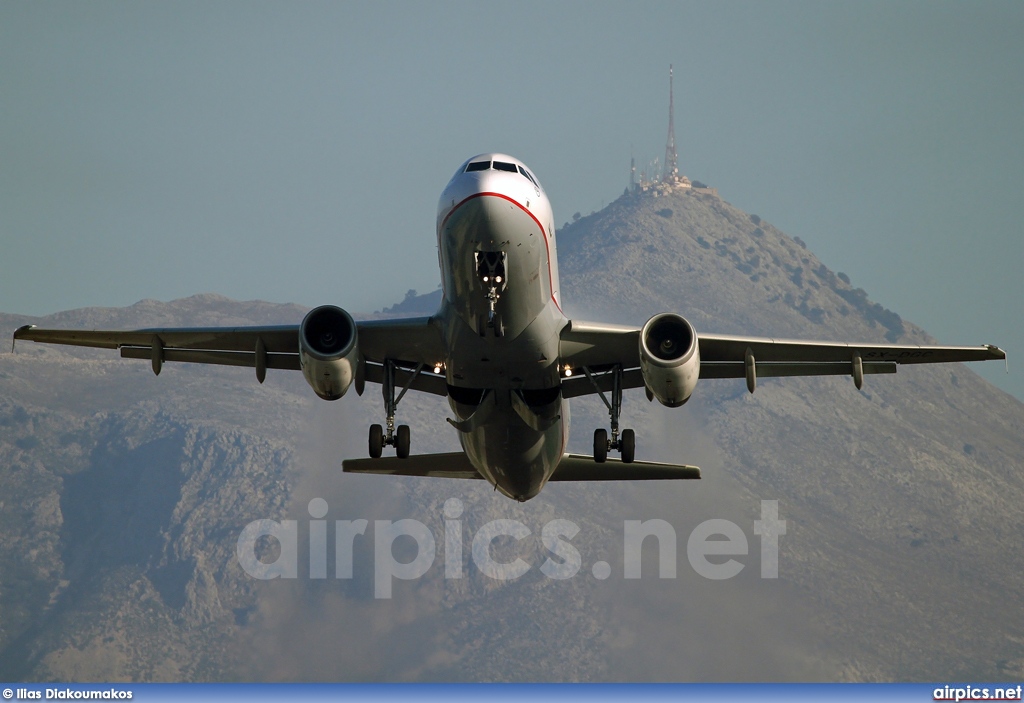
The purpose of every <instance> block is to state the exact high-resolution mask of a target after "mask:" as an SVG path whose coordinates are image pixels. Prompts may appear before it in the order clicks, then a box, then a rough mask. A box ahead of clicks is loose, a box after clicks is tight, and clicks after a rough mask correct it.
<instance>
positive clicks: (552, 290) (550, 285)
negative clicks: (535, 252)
mask: <svg viewBox="0 0 1024 703" xmlns="http://www.w3.org/2000/svg"><path fill="white" fill-rule="evenodd" d="M483 197H491V198H502V199H504V200H507V201H509V202H510V203H512V204H513V205H515V206H516V207H518V208H519V209H520V210H522V211H523V212H525V213H526V214H527V215H529V216H530V219H531V220H533V221H534V223H536V225H537V227H538V228H539V229H540V233H541V236H542V237H544V251H545V252H547V257H548V290H549V291H550V293H551V302H553V303H554V304H555V307H556V308H558V312H562V306H561V305H559V304H558V301H557V300H556V299H555V284H554V279H553V277H552V275H551V244H550V243H549V241H548V233H547V230H545V229H544V225H542V224H541V223H540V220H538V219H537V217H536V216H535V215H534V214H533V213H532V212H530V211H529V210H528V209H527V208H526V207H524V206H523V204H522V203H520V202H519V201H517V200H516V199H514V198H511V197H509V196H507V195H505V194H504V193H496V192H490V191H485V192H483V193H473V194H472V195H470V196H469V197H468V198H465V199H464V200H462V201H461V202H460V203H459V204H458V205H456V206H455V207H453V208H452V209H451V210H449V211H448V214H447V215H445V216H444V219H443V220H441V231H442V232H443V231H444V226H445V225H446V224H448V218H449V217H451V216H452V215H453V214H455V211H456V210H458V209H459V208H460V207H462V206H463V205H465V204H466V203H468V202H469V201H470V200H473V199H474V198H483Z"/></svg>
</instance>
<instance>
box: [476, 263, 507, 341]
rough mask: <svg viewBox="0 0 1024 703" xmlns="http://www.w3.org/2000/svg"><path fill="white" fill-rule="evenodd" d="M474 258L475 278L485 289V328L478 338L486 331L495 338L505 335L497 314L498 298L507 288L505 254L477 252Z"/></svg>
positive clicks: (481, 329) (481, 328) (483, 327)
mask: <svg viewBox="0 0 1024 703" xmlns="http://www.w3.org/2000/svg"><path fill="white" fill-rule="evenodd" d="M473 256H474V257H475V258H476V276H477V278H478V279H480V282H481V283H483V284H484V287H485V288H487V304H488V307H489V310H488V312H487V323H486V326H483V325H482V326H481V327H480V336H481V337H483V336H484V335H485V333H486V331H487V330H488V329H490V330H493V331H494V336H495V337H501V336H504V334H505V326H504V325H503V324H502V322H501V318H500V317H499V315H498V313H497V305H498V298H500V297H501V294H502V292H504V290H505V288H506V287H507V286H508V278H507V276H506V274H505V260H506V258H507V254H506V253H505V252H503V251H478V252H474V254H473Z"/></svg>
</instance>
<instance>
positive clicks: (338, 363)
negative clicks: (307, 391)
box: [299, 305, 361, 400]
mask: <svg viewBox="0 0 1024 703" xmlns="http://www.w3.org/2000/svg"><path fill="white" fill-rule="evenodd" d="M360 361H361V359H360V356H359V344H358V340H357V334H356V323H355V321H354V320H353V319H352V316H351V315H349V314H348V313H347V312H345V311H344V310H342V309H341V308H339V307H336V306H334V305H321V306H320V307H318V308H313V309H312V310H310V311H309V312H308V313H307V314H306V317H305V318H304V319H303V320H302V324H301V325H300V326H299V364H300V365H301V366H302V375H303V376H305V377H306V382H307V383H309V385H310V387H311V388H312V389H313V391H314V392H315V393H316V394H317V395H318V396H320V397H321V398H323V399H324V400H337V399H338V398H340V397H342V396H343V395H345V392H346V391H347V390H348V388H349V386H350V385H352V379H353V378H354V376H355V372H356V368H357V367H358V364H359V363H360Z"/></svg>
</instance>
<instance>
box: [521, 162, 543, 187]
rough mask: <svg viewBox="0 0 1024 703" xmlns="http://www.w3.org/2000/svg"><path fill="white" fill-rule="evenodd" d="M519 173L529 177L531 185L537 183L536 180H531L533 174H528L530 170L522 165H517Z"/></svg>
mask: <svg viewBox="0 0 1024 703" xmlns="http://www.w3.org/2000/svg"><path fill="white" fill-rule="evenodd" d="M519 173H521V174H523V175H524V176H526V177H527V178H529V179H530V183H532V184H533V185H537V181H535V180H533V176H531V175H530V172H529V171H527V170H526V169H525V168H523V167H522V166H520V167H519ZM537 187H538V188H539V187H540V186H537Z"/></svg>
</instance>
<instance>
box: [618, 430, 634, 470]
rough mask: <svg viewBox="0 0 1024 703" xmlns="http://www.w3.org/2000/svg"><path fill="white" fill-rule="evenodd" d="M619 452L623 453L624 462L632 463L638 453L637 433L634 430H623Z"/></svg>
mask: <svg viewBox="0 0 1024 703" xmlns="http://www.w3.org/2000/svg"><path fill="white" fill-rule="evenodd" d="M619 453H620V454H621V455H622V463H623V464H632V463H633V457H634V456H635V455H636V434H635V433H634V432H633V430H623V431H622V438H621V439H620V440H619Z"/></svg>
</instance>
